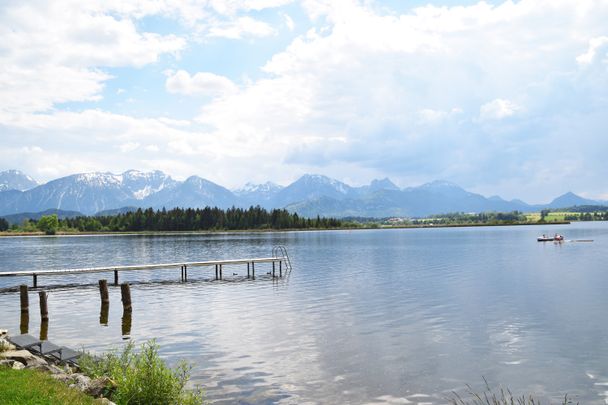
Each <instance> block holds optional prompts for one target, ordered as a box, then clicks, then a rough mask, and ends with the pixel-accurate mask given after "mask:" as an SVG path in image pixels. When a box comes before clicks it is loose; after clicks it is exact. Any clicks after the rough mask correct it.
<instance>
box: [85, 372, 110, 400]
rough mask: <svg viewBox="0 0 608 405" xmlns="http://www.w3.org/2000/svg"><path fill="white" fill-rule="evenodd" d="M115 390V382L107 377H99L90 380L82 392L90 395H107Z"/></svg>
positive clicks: (96, 396)
mask: <svg viewBox="0 0 608 405" xmlns="http://www.w3.org/2000/svg"><path fill="white" fill-rule="evenodd" d="M115 390H116V383H115V382H114V381H112V379H111V378H109V377H100V378H96V379H94V380H93V381H91V384H89V387H88V388H87V389H86V390H84V392H85V393H86V394H88V395H90V396H92V397H95V398H98V397H101V396H109V395H110V394H111V393H112V392H114V391H115Z"/></svg>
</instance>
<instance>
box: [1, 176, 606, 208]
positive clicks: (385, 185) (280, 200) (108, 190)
mask: <svg viewBox="0 0 608 405" xmlns="http://www.w3.org/2000/svg"><path fill="white" fill-rule="evenodd" d="M3 173H9V174H11V176H12V177H15V176H17V177H15V178H20V179H22V180H23V179H24V178H29V177H27V176H26V175H24V174H23V173H20V172H17V171H7V172H3ZM13 175H14V176H13ZM7 176H8V175H7ZM24 176H25V177H24ZM12 177H11V178H12ZM2 184H4V183H2ZM6 184H9V182H8V181H6ZM10 184H12V185H13V186H11V187H16V184H17V183H16V182H12V183H10ZM28 184H29V185H31V184H33V183H27V184H26V183H20V187H21V188H23V190H18V189H11V190H4V191H0V215H5V216H6V215H9V216H10V215H13V214H19V213H23V212H26V213H30V214H27V215H32V214H31V213H40V212H46V211H47V210H49V209H54V210H59V211H69V212H78V213H82V214H85V215H94V214H97V215H100V214H101V213H103V215H115V214H118V213H124V212H128V211H131V210H135V209H137V208H149V207H152V208H154V209H161V208H163V207H164V208H167V209H171V208H175V207H182V208H202V207H205V206H214V207H219V208H230V207H233V206H234V207H242V208H247V207H249V206H252V205H260V206H262V207H264V208H267V209H272V208H287V209H288V210H290V211H292V212H297V213H298V214H299V215H303V216H306V217H316V216H317V215H320V216H333V217H368V218H369V217H376V218H386V217H422V216H427V215H432V214H442V213H450V212H465V213H469V212H489V211H495V212H509V211H515V210H517V211H522V212H531V211H539V210H541V209H544V208H562V207H571V206H575V205H577V206H582V205H607V204H606V202H602V201H593V200H588V199H585V198H582V197H580V196H577V195H576V194H573V193H566V194H564V195H562V196H560V197H558V198H556V199H554V200H553V201H552V202H550V203H549V204H540V205H529V204H527V203H525V202H523V201H521V200H511V201H507V200H504V199H503V198H501V197H500V196H492V197H489V198H487V197H484V196H483V195H481V194H476V193H472V192H469V191H467V190H465V189H463V188H462V187H460V186H458V185H457V184H454V183H450V182H446V181H433V182H430V183H426V184H423V185H420V186H416V187H407V188H404V189H401V188H399V187H398V186H397V185H396V184H394V183H393V182H392V181H390V180H389V179H388V178H385V179H380V180H373V181H372V182H371V183H370V184H368V185H363V186H360V187H353V186H350V185H348V184H346V183H343V182H341V181H338V180H335V179H332V178H329V177H327V176H323V175H319V174H305V175H303V176H302V177H300V178H299V179H297V180H296V181H294V182H293V183H291V184H289V185H287V186H286V187H282V186H279V185H277V184H274V183H271V182H267V183H264V184H257V185H255V184H247V185H246V186H244V187H242V188H240V189H236V190H234V191H230V190H228V189H227V188H225V187H222V186H221V185H219V184H216V183H213V182H211V181H209V180H207V179H204V178H202V177H199V176H191V177H189V178H188V179H186V180H184V181H177V180H174V179H172V178H171V177H170V176H168V175H166V174H165V173H163V172H161V171H158V170H157V171H153V172H140V171H136V170H129V171H126V172H124V173H121V174H112V173H101V172H94V173H80V174H74V175H71V176H66V177H62V178H59V179H56V180H53V181H49V182H48V183H46V184H42V185H37V186H35V187H33V188H30V189H26V186H27V185H28Z"/></svg>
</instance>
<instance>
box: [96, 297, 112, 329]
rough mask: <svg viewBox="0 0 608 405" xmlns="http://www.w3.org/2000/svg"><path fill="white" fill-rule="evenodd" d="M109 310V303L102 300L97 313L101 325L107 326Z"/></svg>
mask: <svg viewBox="0 0 608 405" xmlns="http://www.w3.org/2000/svg"><path fill="white" fill-rule="evenodd" d="M109 311H110V303H109V302H102V303H101V313H100V314H99V324H100V325H103V326H108V314H109Z"/></svg>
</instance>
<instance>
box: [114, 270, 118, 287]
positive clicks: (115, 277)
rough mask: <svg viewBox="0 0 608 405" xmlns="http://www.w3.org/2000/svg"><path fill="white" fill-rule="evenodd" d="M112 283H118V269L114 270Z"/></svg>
mask: <svg viewBox="0 0 608 405" xmlns="http://www.w3.org/2000/svg"><path fill="white" fill-rule="evenodd" d="M114 285H116V286H117V285H118V270H114Z"/></svg>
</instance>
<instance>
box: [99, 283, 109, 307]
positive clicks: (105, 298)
mask: <svg viewBox="0 0 608 405" xmlns="http://www.w3.org/2000/svg"><path fill="white" fill-rule="evenodd" d="M99 294H100V295H101V303H102V304H104V303H105V304H109V303H110V294H109V293H108V280H105V279H102V280H99Z"/></svg>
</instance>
